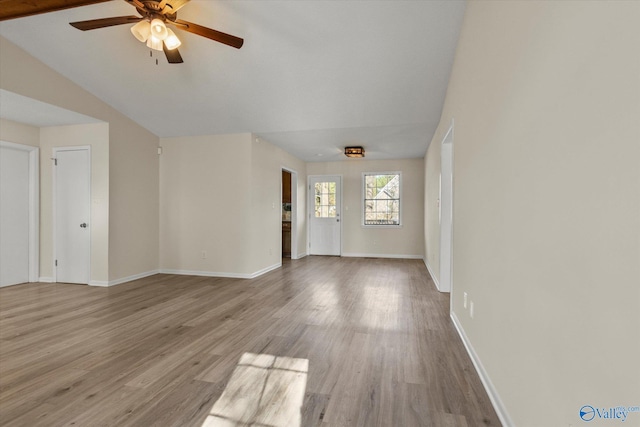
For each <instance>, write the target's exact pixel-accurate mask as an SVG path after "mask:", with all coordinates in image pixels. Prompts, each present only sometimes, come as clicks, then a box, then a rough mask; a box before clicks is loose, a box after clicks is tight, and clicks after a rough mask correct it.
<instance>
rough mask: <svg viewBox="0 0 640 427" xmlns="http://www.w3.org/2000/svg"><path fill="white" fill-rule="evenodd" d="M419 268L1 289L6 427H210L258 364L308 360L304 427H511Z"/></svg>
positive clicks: (323, 267)
mask: <svg viewBox="0 0 640 427" xmlns="http://www.w3.org/2000/svg"><path fill="white" fill-rule="evenodd" d="M448 307H449V301H448V294H440V293H438V292H437V291H436V290H435V287H434V284H433V282H432V281H431V279H430V277H429V275H428V273H427V272H426V269H425V267H424V264H423V263H422V261H419V260H381V259H355V258H337V257H307V258H303V259H301V260H296V261H290V260H285V262H284V265H283V267H282V268H281V269H278V270H275V271H272V272H270V273H268V274H265V275H263V276H261V277H259V278H257V279H253V280H243V279H224V278H208V277H192V276H176V275H156V276H152V277H148V278H145V279H141V280H137V281H135V282H130V283H127V284H122V285H119V286H116V287H112V288H96V287H89V286H80V285H67V284H25V285H19V286H14V287H9V288H2V289H0V424H1V425H3V426H48V427H51V426H71V425H73V426H198V427H199V426H201V425H202V423H203V421H204V420H205V418H206V417H207V415H208V413H209V411H210V410H211V408H212V406H213V404H214V403H215V402H216V400H217V399H218V397H219V396H220V395H221V394H222V391H223V390H224V388H225V385H226V382H227V381H228V380H229V378H230V376H231V374H232V372H233V369H234V367H235V366H236V363H237V362H238V360H239V358H240V356H241V355H242V354H243V353H244V352H252V353H257V354H260V353H266V354H272V355H276V356H285V357H293V358H303V359H308V360H309V372H308V378H307V388H306V394H305V398H304V406H303V410H302V426H304V427H307V426H321V427H329V426H367V427H368V426H393V427H398V426H434V427H445V426H462V427H465V426H468V427H472V426H485V425H487V426H499V425H500V422H499V420H498V418H497V416H496V414H495V412H494V411H493V408H492V406H491V403H490V401H489V399H488V397H487V395H486V393H485V391H484V389H483V387H482V385H481V383H480V380H479V378H478V376H477V374H476V372H475V370H474V368H473V365H472V364H471V361H470V359H469V357H468V356H467V354H466V352H465V350H464V346H463V345H462V343H461V341H460V339H459V337H458V336H457V334H456V332H455V329H454V327H453V325H452V323H451V321H450V320H449V309H448Z"/></svg>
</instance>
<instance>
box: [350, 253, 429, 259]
mask: <svg viewBox="0 0 640 427" xmlns="http://www.w3.org/2000/svg"><path fill="white" fill-rule="evenodd" d="M341 256H343V257H345V258H393V259H422V255H397V254H365V253H359V252H346V253H343V254H342V255H341Z"/></svg>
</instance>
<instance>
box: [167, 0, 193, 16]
mask: <svg viewBox="0 0 640 427" xmlns="http://www.w3.org/2000/svg"><path fill="white" fill-rule="evenodd" d="M187 3H189V0H162V1H161V6H163V9H162V13H164V14H167V13H168V14H172V13H176V12H177V11H178V9H180V8H181V7H182V6H184V5H185V4H187Z"/></svg>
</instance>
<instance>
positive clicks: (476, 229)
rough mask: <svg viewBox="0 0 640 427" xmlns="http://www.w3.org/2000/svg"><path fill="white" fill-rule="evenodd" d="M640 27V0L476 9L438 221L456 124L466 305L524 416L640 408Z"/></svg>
mask: <svg viewBox="0 0 640 427" xmlns="http://www.w3.org/2000/svg"><path fill="white" fill-rule="evenodd" d="M638 22H640V3H638V2H535V1H526V2H525V1H517V2H502V1H497V2H492V1H483V2H470V3H469V5H468V7H467V12H466V16H465V21H464V25H463V29H462V33H461V36H460V41H459V46H458V50H457V55H456V60H455V64H454V69H453V72H452V76H451V79H450V84H449V89H448V93H447V99H446V103H445V108H444V111H443V115H442V119H441V122H440V127H439V129H438V131H437V133H436V135H435V137H434V139H433V141H432V143H431V146H430V148H429V151H428V154H427V160H426V164H427V195H426V199H427V201H428V203H427V204H428V206H427V210H426V214H427V218H426V221H425V223H426V227H427V230H428V231H429V230H432V229H433V226H434V222H433V218H430V216H431V217H432V216H433V215H434V214H435V213H437V209H436V206H434V201H435V200H436V196H435V195H434V194H433V193H434V191H435V189H436V185H435V182H436V180H437V178H438V173H439V144H440V141H441V139H442V136H443V134H444V132H446V130H447V127H448V126H449V123H450V121H451V119H452V118H455V134H454V157H455V165H454V244H453V253H454V261H453V306H454V312H455V316H457V318H458V319H459V322H460V323H461V325H462V327H463V328H464V332H465V333H466V335H467V337H468V340H469V342H470V343H471V345H472V347H473V348H474V349H475V352H476V353H477V356H478V358H479V360H480V362H481V364H482V365H483V367H484V369H485V371H486V374H487V377H488V378H489V379H490V381H491V383H492V384H493V387H494V388H495V391H496V395H497V397H498V398H499V400H500V401H501V403H502V404H503V405H504V408H505V413H507V414H508V416H510V418H511V420H512V422H513V423H514V425H518V426H523V427H526V426H531V427H535V426H542V425H545V426H551V425H554V426H568V425H574V426H575V425H580V424H582V423H583V421H582V420H581V419H580V417H579V409H580V408H581V407H582V406H583V405H592V406H597V407H599V408H609V407H611V406H618V405H638V402H640V375H638V360H640V340H639V339H638V337H639V335H638V330H639V326H640V285H639V284H640V167H639V165H640V142H639V141H640V120H639V118H640V78H639V76H640V54H639V51H638V48H639V46H640V30H639V29H638V28H639V27H638ZM427 237H428V238H427V243H426V246H427V256H428V259H429V260H434V261H435V259H436V257H437V251H438V240H437V239H438V236H437V233H433V234H429V233H427ZM436 265H437V264H436ZM463 292H467V293H468V295H469V298H470V299H471V300H472V301H474V307H475V316H474V318H473V319H472V318H471V317H470V315H469V310H465V309H464V308H463V306H462V298H463ZM594 422H596V423H599V424H597V425H604V424H602V423H604V422H606V420H595V421H594ZM610 422H614V421H610ZM639 423H640V413H636V414H629V418H628V419H627V421H626V424H627V425H631V424H633V425H636V424H639Z"/></svg>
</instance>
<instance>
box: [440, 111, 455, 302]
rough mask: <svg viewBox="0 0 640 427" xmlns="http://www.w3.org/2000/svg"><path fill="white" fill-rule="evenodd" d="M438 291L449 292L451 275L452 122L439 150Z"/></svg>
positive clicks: (451, 281)
mask: <svg viewBox="0 0 640 427" xmlns="http://www.w3.org/2000/svg"><path fill="white" fill-rule="evenodd" d="M440 153H441V154H440V156H441V157H440V161H441V163H440V164H441V172H440V173H441V175H440V281H439V287H438V290H439V291H440V292H451V289H452V283H453V280H452V275H453V122H452V123H451V126H450V127H449V130H448V131H447V133H446V135H445V136H444V138H443V139H442V146H441V152H440Z"/></svg>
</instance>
